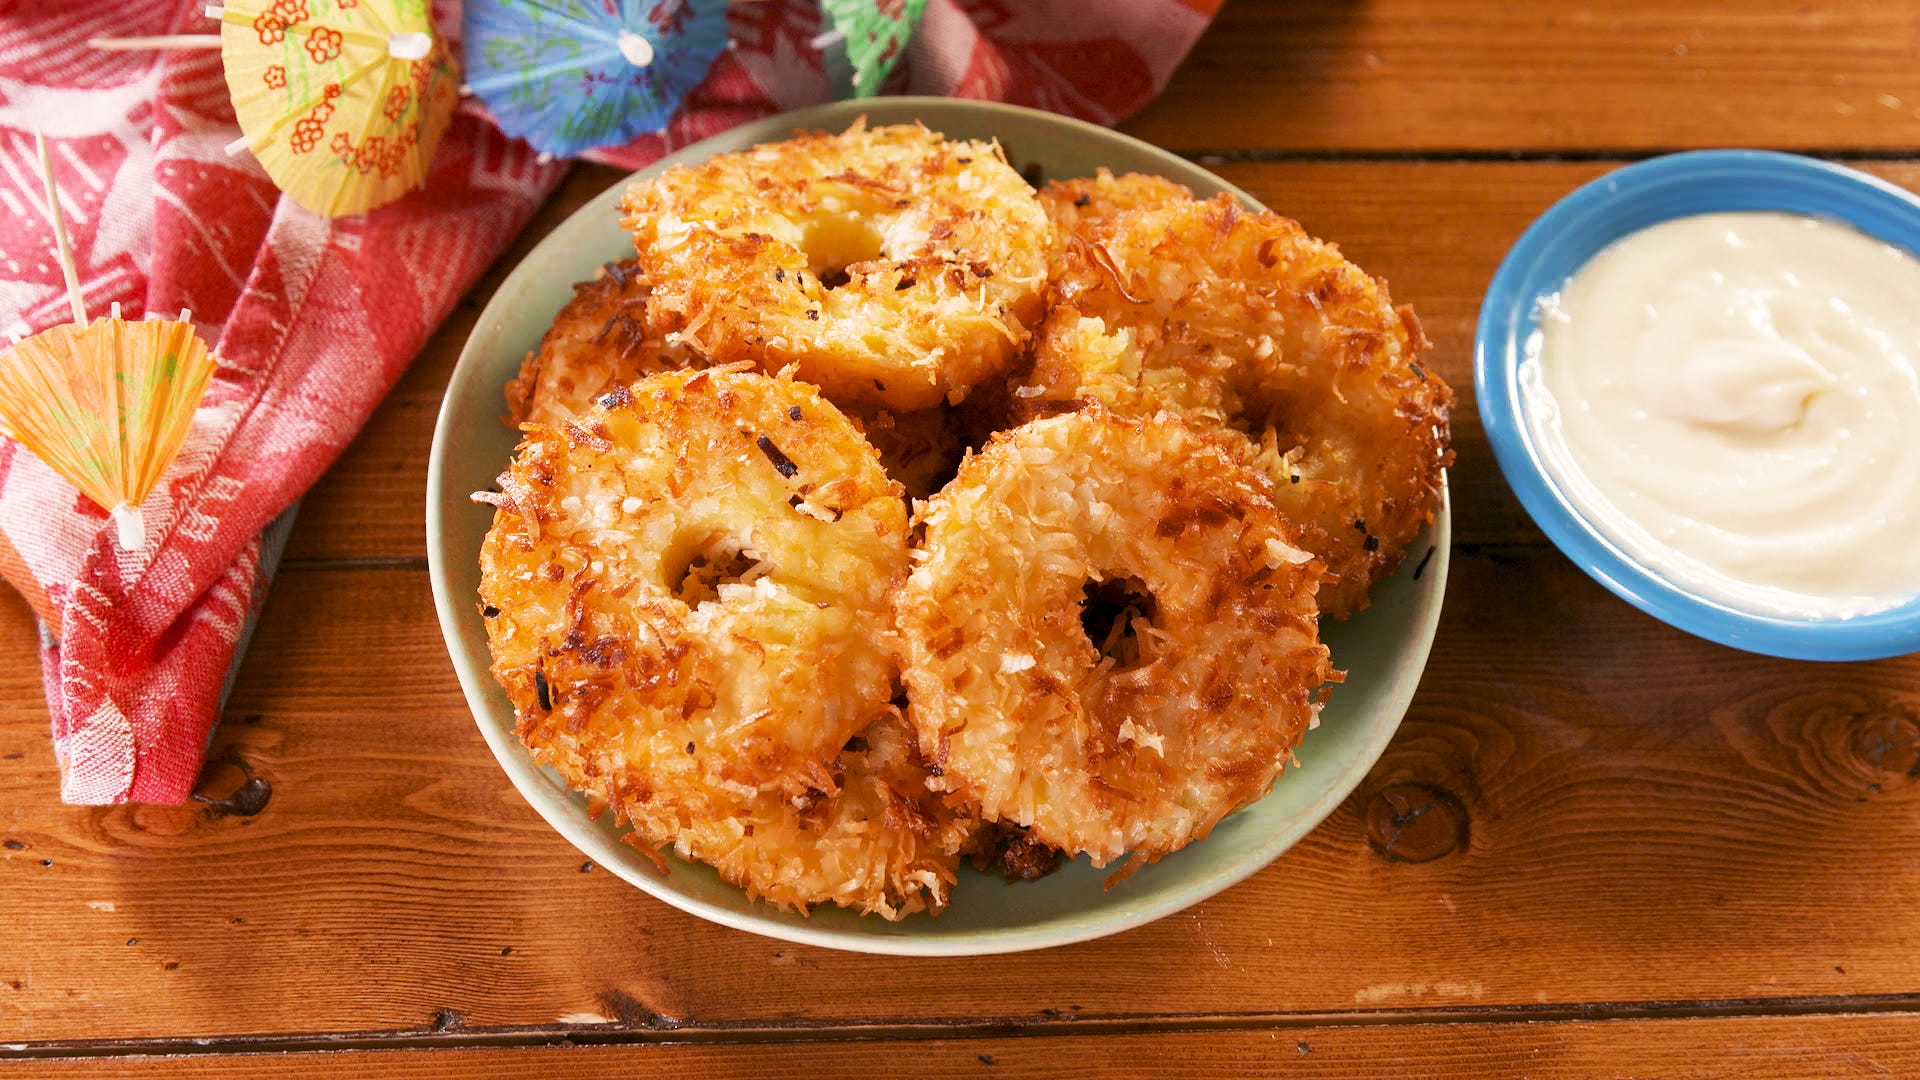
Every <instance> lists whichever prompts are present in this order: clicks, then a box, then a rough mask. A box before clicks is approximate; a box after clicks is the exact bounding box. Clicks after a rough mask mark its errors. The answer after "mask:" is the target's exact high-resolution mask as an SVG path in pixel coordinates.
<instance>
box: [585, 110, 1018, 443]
mask: <svg viewBox="0 0 1920 1080" xmlns="http://www.w3.org/2000/svg"><path fill="white" fill-rule="evenodd" d="M620 207H621V212H622V214H623V215H624V216H623V219H622V221H623V224H625V225H626V227H627V228H628V229H630V230H631V231H632V232H633V234H634V242H635V247H636V249H637V251H638V252H639V256H640V265H641V266H642V268H643V269H644V270H645V271H646V273H647V275H648V277H649V278H650V279H651V280H652V283H653V289H654V295H653V297H652V300H651V302H650V303H649V305H648V320H649V325H650V327H651V328H652V329H653V330H654V332H655V333H657V334H661V335H664V336H667V337H668V338H669V340H672V341H676V342H681V343H684V344H685V345H687V346H688V347H690V348H693V349H695V350H696V351H698V352H700V353H702V354H703V355H706V356H708V357H710V358H712V359H713V360H714V361H715V362H720V363H728V362H733V361H748V362H751V363H754V364H756V365H758V366H760V368H761V369H762V370H765V371H777V370H780V369H781V368H784V367H786V366H787V365H789V364H796V365H798V368H799V375H800V377H801V378H803V379H806V380H808V381H809V382H813V383H816V384H818V385H819V386H820V387H821V388H822V389H824V390H825V391H826V392H827V393H828V394H829V395H831V396H832V397H833V398H834V399H835V400H837V401H841V402H844V403H846V404H848V405H849V406H855V405H858V406H863V407H868V408H888V409H894V410H907V411H912V410H919V409H927V408H932V407H934V406H936V405H939V404H941V403H943V402H957V401H959V400H960V399H962V398H963V397H965V396H966V394H967V392H968V391H969V390H970V389H971V388H972V387H973V386H974V385H976V384H978V383H980V382H982V381H985V380H988V379H991V378H993V377H995V376H996V375H998V374H1000V373H1001V372H1003V371H1004V370H1005V369H1006V367H1007V366H1008V364H1009V363H1010V362H1011V361H1012V360H1013V359H1014V357H1015V356H1016V355H1017V354H1018V352H1019V350H1020V349H1021V347H1022V346H1023V345H1024V344H1025V342H1026V340H1027V338H1028V337H1029V334H1030V328H1031V326H1032V325H1033V324H1034V323H1035V322H1037V321H1038V319H1039V317H1040V315H1041V309H1042V307H1043V298H1042V292H1043V290H1044V287H1045V284H1046V277H1047V272H1046V261H1047V248H1048V238H1049V226H1048V224H1047V218H1046V215H1045V214H1044V213H1043V212H1042V211H1041V209H1040V205H1039V203H1038V201H1037V200H1036V199H1035V198H1034V194H1033V191H1032V189H1031V188H1029V187H1028V186H1027V184H1026V182H1025V181H1024V180H1022V179H1020V176H1019V174H1017V173H1015V172H1014V171H1013V170H1012V169H1011V168H1010V167H1009V166H1008V165H1007V163H1006V161H1005V159H1004V157H1003V156H1002V155H1001V153H1000V149H999V147H998V146H996V145H993V144H990V143H976V142H957V141H956V142H949V141H947V140H944V139H942V138H941V137H940V136H939V135H936V134H934V133H932V132H929V131H927V130H926V129H925V128H921V127H917V126H902V127H885V128H874V129H868V128H866V127H865V125H864V123H863V124H856V125H855V126H854V127H853V128H852V129H851V130H849V131H847V132H845V133H843V134H840V135H827V134H812V135H802V136H799V137H796V138H794V139H791V140H788V141H787V142H784V143H774V144H769V145H766V146H761V147H757V148H755V149H752V150H748V151H743V152H741V153H737V154H725V155H721V156H719V157H715V158H712V159H711V160H709V161H707V162H705V163H703V164H700V165H694V166H682V167H679V168H675V169H670V170H668V171H667V172H665V173H662V174H661V175H659V176H657V177H654V178H652V179H650V180H645V181H642V182H640V183H637V184H635V185H634V186H633V187H632V188H630V189H629V190H628V191H627V194H626V197H625V198H624V199H622V201H621V204H620ZM841 276H844V278H845V280H844V281H839V280H838V279H839V278H840V277H841Z"/></svg>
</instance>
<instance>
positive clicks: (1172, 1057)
mask: <svg viewBox="0 0 1920 1080" xmlns="http://www.w3.org/2000/svg"><path fill="white" fill-rule="evenodd" d="M103 1066H104V1067H110V1068H111V1070H112V1071H113V1073H114V1075H116V1076H120V1077H125V1078H127V1080H149V1078H151V1080H200V1078H213V1077H232V1076H246V1077H275V1078H286V1080H320V1078H326V1077H361V1076H380V1077H393V1078H407V1080H414V1078H418V1080H430V1078H435V1077H442V1078H450V1080H464V1078H468V1077H494V1076H498V1077H523V1076H540V1077H551V1078H553V1080H565V1078H570V1077H600V1076H641V1075H644V1076H650V1077H661V1078H663V1080H665V1078H672V1077H711V1076H733V1077H790V1076H808V1077H819V1078H822V1080H828V1078H833V1077H871V1076H889V1075H904V1076H977V1077H1005V1076H1050V1077H1084V1078H1095V1077H1138V1076H1156V1077H1159V1076H1169V1077H1171V1076H1181V1077H1233V1078H1252V1077H1279V1076H1284V1077H1289V1078H1293V1080H1398V1078H1406V1080H1413V1078H1419V1080H1482V1078H1484V1077H1489V1076H1526V1077H1529V1078H1531V1080H1571V1078H1589V1077H1602V1076H1641V1077H1645V1076H1658V1077H1664V1078H1668V1080H1706V1078H1709V1077H1712V1078H1720V1077H1727V1076H1741V1077H1747V1078H1751V1080H1829V1078H1833V1080H1838V1078H1843V1077H1882V1076H1891V1075H1901V1076H1911V1075H1914V1074H1915V1073H1916V1072H1920V1017H1915V1016H1913V1015H1897V1016H1792V1017H1736V1018H1724V1019H1691V1020H1617V1021H1602V1022H1593V1021H1588V1022H1568V1023H1507V1024H1486V1023H1460V1024H1446V1025H1440V1024H1416V1025H1368V1026H1355V1027H1337V1026H1301V1027H1291V1026H1289V1027H1275V1028H1265V1029H1260V1028H1256V1029H1253V1030H1227V1031H1184V1032H1170V1033H1155V1034H1130V1035H1109V1036H1073V1035H1069V1036H1061V1037H1057V1038H1009V1037H1004V1036H1003V1037H988V1038H972V1039H937V1040H926V1041H918V1040H915V1041H897V1042H896V1041H875V1042H851V1043H837V1042H802V1043H776V1044H771V1045H768V1044H749V1045H715V1046H709V1045H685V1044H681V1045H638V1046H632V1045H629V1046H585V1047H530V1048H497V1049H496V1048H486V1049H437V1050H371V1051H369V1050H360V1051H333V1052H306V1053H289V1054H249V1055H245V1056H227V1055H208V1054H194V1055H188V1056H180V1057H126V1058H114V1059H110V1060H103V1059H99V1058H92V1059H89V1058H66V1059H50V1060H31V1061H24V1062H15V1063H13V1064H12V1069H13V1072H14V1075H16V1076H19V1077H22V1078H23V1080H25V1078H32V1080H40V1078H46V1080H53V1078H58V1077H72V1076H85V1075H93V1074H94V1073H96V1072H97V1071H99V1070H101V1069H102V1068H103Z"/></svg>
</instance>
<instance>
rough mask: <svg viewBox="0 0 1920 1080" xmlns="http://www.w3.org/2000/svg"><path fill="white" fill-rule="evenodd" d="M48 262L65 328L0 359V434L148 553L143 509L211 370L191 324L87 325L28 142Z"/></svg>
mask: <svg viewBox="0 0 1920 1080" xmlns="http://www.w3.org/2000/svg"><path fill="white" fill-rule="evenodd" d="M34 148H35V149H36V150H37V151H38V156H39V164H40V179H41V184H42V187H43V189H44V192H45V196H46V205H45V210H46V215H47V221H48V223H49V224H50V225H51V226H52V227H53V237H54V244H53V249H54V256H55V258H56V259H57V261H58V262H59V263H60V273H61V276H62V277H63V278H64V279H65V281H66V287H67V303H68V304H69V305H71V307H72V309H73V321H72V322H71V323H61V324H58V325H56V326H53V327H50V328H48V329H46V330H43V331H41V332H40V333H38V334H34V335H33V336H32V337H29V338H26V339H24V340H18V341H15V342H14V343H13V346H12V347H11V348H8V349H6V350H5V351H4V352H0V431H4V432H5V433H6V434H7V435H9V436H11V437H12V438H14V439H17V440H18V441H19V442H20V443H21V444H22V445H23V446H25V447H26V448H27V449H28V450H31V451H32V452H33V453H34V454H35V455H36V456H38V457H39V458H40V459H41V460H42V461H44V462H45V463H46V464H47V466H48V467H49V468H51V469H52V470H53V471H54V472H56V473H59V474H60V475H61V476H63V477H65V478H66V479H67V480H68V481H69V482H70V483H72V484H73V485H74V486H75V487H76V488H78V489H79V490H80V491H81V493H82V494H84V495H85V496H86V497H87V498H89V499H91V500H93V501H94V502H95V503H97V504H99V505H100V506H101V507H103V508H105V509H106V510H107V513H108V514H110V515H111V516H112V517H113V520H114V524H115V526H116V529H115V534H114V535H115V537H116V539H117V540H118V541H119V546H120V548H121V549H122V550H125V551H136V550H139V549H140V548H141V547H142V546H143V545H144V544H145V543H146V530H145V523H144V522H143V521H142V520H141V516H140V503H141V502H142V501H143V500H144V499H145V498H146V497H147V495H148V493H149V492H151V491H152V490H153V489H154V487H155V485H156V484H157V483H158V482H159V480H160V476H161V473H162V472H164V471H165V469H166V467H167V465H168V463H169V462H171V461H172V460H173V459H174V457H175V456H176V455H177V454H178V452H179V449H180V445H181V443H182V442H183V441H184V440H185V438H186V435H187V430H188V428H189V427H190V426H191V424H192V421H193V414H194V409H195V407H196V406H197V405H198V404H199V402H200V399H201V397H202V395H203V394H204V393H205V392H206V387H207V383H208V380H209V379H210V378H211V377H212V375H213V368H214V360H213V357H212V354H210V353H209V352H208V351H207V347H206V344H205V343H204V342H202V341H201V340H200V338H199V335H198V334H196V333H195V332H194V329H193V324H192V321H191V319H192V316H191V315H190V314H189V313H187V312H185V311H183V312H181V313H180V318H179V319H178V320H177V321H175V320H144V321H140V322H128V321H126V320H125V319H123V318H122V317H121V315H120V305H119V304H114V305H113V313H112V315H111V316H110V317H108V318H102V319H90V318H89V317H88V316H87V308H86V303H85V301H84V299H83V298H82V296H81V291H80V275H79V271H78V269H77V267H76V266H75V260H74V257H73V246H72V243H71V242H70V241H69V239H68V236H67V221H66V214H65V212H64V210H63V209H62V207H61V203H60V192H59V190H58V187H57V186H56V184H55V182H54V177H53V159H52V156H51V155H49V154H48V152H47V141H46V138H45V137H44V136H43V135H41V134H40V133H39V132H35V133H34Z"/></svg>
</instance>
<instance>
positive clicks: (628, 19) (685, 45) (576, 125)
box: [462, 0, 727, 157]
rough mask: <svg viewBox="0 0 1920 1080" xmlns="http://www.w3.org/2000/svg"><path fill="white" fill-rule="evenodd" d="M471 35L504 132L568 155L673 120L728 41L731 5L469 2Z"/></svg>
mask: <svg viewBox="0 0 1920 1080" xmlns="http://www.w3.org/2000/svg"><path fill="white" fill-rule="evenodd" d="M462 36H463V38H464V44H465V49H466V54H467V85H468V86H470V87H471V88H472V90H473V92H474V94H475V95H477V96H478V97H479V98H480V100H481V101H483V102H485V103H486V106H487V108H488V109H489V110H490V111H491V112H492V113H493V118H494V120H495V121H496V122H497V123H499V125H500V129H501V130H502V131H505V132H506V133H507V134H509V135H514V136H517V137H519V138H522V139H525V140H527V141H528V142H529V143H532V144H533V145H534V147H535V148H537V149H539V150H542V151H544V152H546V153H550V154H556V155H560V156H563V157H564V156H572V155H574V154H577V153H580V152H581V151H583V150H590V149H593V148H594V147H599V146H615V145H618V144H620V143H624V142H627V141H629V140H631V139H633V138H635V137H637V136H640V135H644V134H647V133H648V132H653V131H659V130H660V129H662V128H664V127H666V125H667V121H668V120H669V119H670V118H671V117H672V116H673V114H674V111H675V110H676V109H678V108H679V107H680V100H681V99H682V98H684V97H685V96H686V95H687V93H688V92H689V91H691V90H692V89H693V88H694V87H696V86H698V85H700V82H701V80H703V79H705V78H706V76H707V70H708V69H709V68H711V67H712V66H713V61H714V59H715V58H716V57H718V56H719V55H720V53H721V52H722V50H724V49H725V48H726V46H727V4H726V0H468V3H467V6H466V16H465V21H464V24H463V30H462Z"/></svg>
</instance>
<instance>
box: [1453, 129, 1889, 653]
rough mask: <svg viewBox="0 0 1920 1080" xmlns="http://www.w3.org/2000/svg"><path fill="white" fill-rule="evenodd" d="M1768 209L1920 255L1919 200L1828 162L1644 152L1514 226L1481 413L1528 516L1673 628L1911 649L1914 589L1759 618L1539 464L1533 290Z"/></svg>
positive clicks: (1760, 648)
mask: <svg viewBox="0 0 1920 1080" xmlns="http://www.w3.org/2000/svg"><path fill="white" fill-rule="evenodd" d="M1728 210H1773V211H1784V212H1788V213H1798V214H1810V215H1814V216H1817V217H1825V218H1832V219H1836V220H1839V221H1844V222H1846V223H1848V224H1850V225H1852V226H1853V227H1854V228H1857V229H1859V230H1860V231H1862V232H1864V233H1867V234H1868V235H1870V236H1874V237H1878V238H1879V239H1881V240H1884V241H1886V242H1888V243H1890V244H1894V245H1897V246H1899V247H1901V248H1904V249H1906V250H1907V251H1910V252H1914V253H1915V254H1917V255H1920V198H1916V197H1915V196H1914V195H1913V194H1912V193H1911V192H1908V191H1905V190H1903V189H1901V188H1898V187H1895V186H1894V185H1892V184H1889V183H1887V182H1886V181H1884V180H1879V179H1876V178H1875V177H1872V176H1868V175H1866V174H1865V173H1861V172H1857V171H1855V170H1853V169H1849V168H1845V167H1844V166H1840V165H1834V164H1832V163H1830V162H1825V161H1817V160H1815V159H1813V158H1807V157H1801V156H1798V155H1796V154H1780V153H1772V152H1769V151H1760V150H1701V151H1694V152H1690V153H1684V154H1671V155H1668V156H1665V157H1658V158H1653V159H1651V160H1649V161H1643V162H1640V163H1638V164H1634V165H1629V166H1627V167H1626V168H1623V169H1619V170H1616V171H1614V172H1611V173H1608V174H1607V175H1605V176H1602V177H1600V178H1599V179H1597V180H1594V181H1592V182H1590V183H1588V184H1586V185H1585V186H1583V187H1581V188H1579V189H1578V190H1576V191H1575V192H1573V194H1571V195H1568V196H1567V197H1566V198H1564V199H1562V200H1560V201H1559V202H1558V203H1556V204H1554V206H1553V208H1552V209H1550V210H1548V211H1547V212H1546V213H1545V214H1542V215H1541V216H1540V218H1539V219H1538V220H1537V221H1535V222H1534V223H1533V224H1532V225H1531V226H1529V227H1528V229H1527V231H1526V232H1524V233H1522V234H1521V236H1520V239H1519V240H1518V241H1517V242H1515V244H1514V245H1513V248H1512V250H1510V251H1508V252H1507V257H1506V259H1505V260H1504V261H1503V262H1501V264H1500V269H1499V270H1498V271H1497V272H1496V273H1495V274H1494V275H1493V283H1492V284H1491V285H1490V286H1488V288H1487V297H1486V300H1485V302H1484V303H1483V304H1482V305H1481V307H1480V326H1479V331H1478V333H1477V335H1476V337H1475V341H1474V358H1473V383H1474V391H1475V393H1476V394H1477V396H1478V397H1479V401H1480V422H1481V424H1482V425H1483V426H1484V427H1485V428H1486V432H1487V439H1488V441H1490V442H1491V443H1492V444H1493V454H1494V458H1495V459H1496V460H1497V461H1499V463H1500V471H1501V472H1503V473H1505V474H1506V477H1507V483H1508V484H1510V485H1512V486H1513V490H1514V493H1515V494H1516V495H1518V496H1519V497H1520V503H1521V505H1523V506H1525V507H1526V509H1527V513H1529V514H1531V515H1532V516H1533V520H1534V522H1535V523H1536V524H1538V525H1539V526H1540V528H1541V529H1542V530H1543V531H1544V532H1545V533H1546V534H1547V536H1548V537H1550V538H1551V539H1552V540H1553V542H1554V543H1555V544H1556V545H1558V546H1559V548H1560V550H1561V551H1563V552H1565V553H1566V555H1567V557H1568V558H1570V559H1572V560H1573V561H1574V562H1575V563H1577V564H1578V565H1579V566H1580V568H1581V569H1583V570H1585V571H1586V572H1587V573H1588V574H1591V575H1592V576H1593V578H1594V580H1596V581H1598V582H1600V584H1602V585H1605V586H1606V587H1607V588H1609V589H1611V590H1613V591H1614V592H1615V593H1616V594H1618V595H1619V596H1620V597H1622V598H1623V599H1625V600H1626V601H1628V602H1629V603H1631V604H1633V605H1634V606H1635V607H1638V608H1639V609H1640V610H1642V611H1645V612H1646V613H1648V614H1649V615H1652V616H1654V617H1655V618H1658V619H1660V620H1662V621H1663V622H1666V623H1668V624H1670V625H1672V626H1676V627H1679V628H1680V629H1682V630H1685V631H1687V632H1688V633H1690V634H1696V635H1698V636H1700V637H1703V638H1706V639H1708V640H1709V641H1717V642H1719V643H1721V644H1723V645H1731V646H1733V647H1734V648H1737V649H1745V650H1747V651H1749V652H1756V653H1764V654H1766V655H1768V656H1781V657H1788V658H1791V659H1796V660H1870V659H1877V658H1880V657H1885V656H1898V655H1901V654H1903V653H1909V652H1915V651H1920V600H1914V601H1911V602H1908V603H1906V604H1904V605H1901V606H1900V607H1896V608H1892V609H1889V610H1887V611H1881V612H1877V613H1875V614H1872V615H1862V616H1857V617H1854V618H1848V619H1793V618H1781V617H1777V616H1768V615H1756V614H1753V613H1751V612H1745V611H1738V610H1735V609H1733V608H1729V607H1727V606H1726V605H1724V604H1721V603H1718V602H1716V601H1713V600H1709V599H1705V598H1703V597H1700V596H1697V595H1694V594H1692V593H1690V592H1687V591H1686V590H1684V589H1681V588H1679V587H1677V586H1675V585H1674V584H1673V583H1671V582H1669V581H1667V580H1666V579H1665V578H1663V577H1661V576H1660V575H1659V574H1657V573H1654V572H1653V571H1651V570H1649V569H1647V568H1646V567H1645V566H1642V565H1641V564H1640V563H1639V562H1637V561H1635V559H1634V558H1633V556H1632V555H1630V554H1628V553H1627V552H1625V551H1624V550H1623V549H1621V548H1620V547H1619V546H1618V545H1616V544H1615V543H1613V542H1612V541H1611V540H1609V539H1607V538H1606V537H1605V536H1604V535H1603V534H1602V533H1601V532H1600V531H1599V530H1598V529H1596V528H1594V526H1593V525H1591V524H1589V523H1588V522H1587V521H1586V520H1585V519H1584V518H1583V517H1581V515H1580V513H1579V512H1578V511H1577V510H1575V509H1574V506H1573V504H1572V503H1571V502H1570V501H1569V500H1568V498H1567V497H1566V495H1565V494H1563V493H1562V492H1561V491H1560V489H1559V488H1558V486H1557V485H1556V484H1555V483H1554V481H1553V480H1552V478H1551V477H1550V476H1549V475H1548V473H1547V472H1546V470H1545V467H1544V466H1543V465H1542V464H1541V461H1540V457H1539V453H1538V448H1537V447H1535V446H1534V444H1533V439H1532V436H1531V435H1530V434H1529V432H1528V426H1527V422H1526V415H1525V413H1524V408H1525V405H1524V403H1523V400H1522V397H1521V393H1520V383H1519V370H1520V361H1521V359H1522V358H1523V357H1524V356H1525V352H1526V344H1527V338H1528V337H1529V336H1530V335H1531V334H1533V332H1534V330H1535V329H1536V325H1537V321H1538V320H1537V314H1538V311H1539V305H1540V302H1541V300H1542V299H1544V298H1545V297H1547V296H1550V295H1552V294H1553V293H1555V292H1557V291H1559V290H1560V288H1561V287H1562V286H1563V285H1564V284H1565V283H1566V281H1567V279H1568V278H1570V277H1572V276H1573V273H1574V272H1575V271H1576V270H1579V269H1580V267H1581V266H1583V265H1585V263H1586V262H1587V260H1588V259H1591V258H1592V257H1593V256H1594V255H1596V254H1598V253H1599V252H1600V250H1601V249H1602V248H1605V247H1606V246H1607V245H1609V244H1611V243H1613V242H1614V241H1615V240H1618V239H1620V238H1621V237H1623V236H1626V235H1627V234H1629V233H1632V232H1636V231H1638V230H1640V229H1644V228H1646V227H1647V226H1649V225H1656V224H1658V223H1660V222H1662V221H1667V220H1669V219H1672V218H1677V217H1686V216H1689V215H1693V214H1704V213H1713V212H1718V211H1728Z"/></svg>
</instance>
